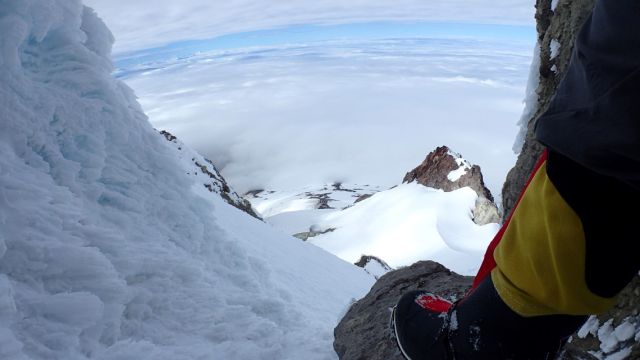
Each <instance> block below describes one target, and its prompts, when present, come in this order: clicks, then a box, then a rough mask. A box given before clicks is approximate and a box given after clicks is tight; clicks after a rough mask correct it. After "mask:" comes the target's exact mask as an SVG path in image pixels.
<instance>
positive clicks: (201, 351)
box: [0, 0, 373, 360]
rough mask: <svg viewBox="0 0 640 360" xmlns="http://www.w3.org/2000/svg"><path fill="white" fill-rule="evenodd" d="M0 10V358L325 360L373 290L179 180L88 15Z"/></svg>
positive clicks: (20, 0) (310, 249)
mask: <svg viewBox="0 0 640 360" xmlns="http://www.w3.org/2000/svg"><path fill="white" fill-rule="evenodd" d="M0 6H1V8H2V14H3V17H2V18H0V32H1V33H2V34H3V35H2V38H0V65H1V67H0V102H1V103H2V112H0V153H1V154H2V156H0V358H2V359H9V360H13V359H52V358H57V359H83V358H99V359H125V358H126V359H132V358H133V359H198V358H200V359H202V358H207V359H210V358H216V359H302V358H304V359H333V358H335V357H336V356H335V354H334V353H333V351H332V347H331V343H332V340H333V336H332V331H333V327H334V326H335V324H336V323H337V321H338V319H339V316H340V314H342V313H344V311H345V309H346V307H347V306H348V305H349V303H350V302H351V301H352V299H357V298H359V297H361V296H363V295H364V294H365V293H366V291H367V290H368V289H369V287H370V286H371V284H372V282H373V278H372V277H371V276H370V275H368V274H367V273H366V272H365V271H363V270H362V269H359V268H357V267H355V266H353V265H351V264H348V263H346V262H344V261H342V260H339V259H337V258H336V257H334V256H332V255H330V254H328V253H326V252H325V251H323V250H321V249H318V248H317V247H314V246H310V245H309V244H306V243H303V242H301V241H299V240H297V239H294V238H291V237H289V236H285V235H282V234H281V233H279V232H277V231H274V230H273V229H272V228H271V227H269V226H268V225H266V224H264V223H262V222H260V221H258V220H257V219H254V218H252V217H250V216H248V215H247V214H245V213H243V212H241V211H240V210H237V209H236V208H233V207H231V206H230V205H228V204H227V203H226V202H225V201H224V200H223V199H221V198H220V197H219V196H218V195H216V194H213V193H211V192H209V191H208V190H207V189H206V188H205V187H204V186H203V184H202V181H203V180H204V178H199V177H198V176H194V175H193V174H188V173H189V172H193V168H194V167H193V166H194V164H193V160H192V156H191V155H190V153H189V152H190V151H191V150H189V149H188V148H185V150H184V151H181V150H178V149H177V148H176V147H175V146H173V145H172V144H171V143H169V142H167V141H166V140H165V139H164V138H163V137H162V136H161V135H160V134H159V133H157V132H156V131H155V130H154V129H153V128H152V127H151V125H150V124H149V123H148V121H147V118H146V116H145V115H144V114H143V112H142V110H141V108H140V106H139V105H138V103H137V102H136V100H135V96H134V95H133V92H132V91H131V90H130V89H129V88H128V87H127V86H126V85H124V84H123V83H122V82H120V81H116V80H114V79H113V78H112V77H111V75H110V73H111V71H112V70H113V67H112V65H111V62H110V60H109V52H110V47H111V43H112V41H113V39H112V36H111V34H110V33H109V31H108V30H107V28H106V27H105V26H104V25H103V24H102V22H101V21H100V20H99V19H98V17H97V16H96V15H95V13H94V12H93V11H91V10H90V9H88V8H84V7H83V6H82V5H81V3H80V2H79V1H77V0H47V1H42V0H38V1H36V0H9V1H4V2H2V5H0Z"/></svg>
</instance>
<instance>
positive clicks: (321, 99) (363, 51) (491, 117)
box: [125, 40, 531, 195]
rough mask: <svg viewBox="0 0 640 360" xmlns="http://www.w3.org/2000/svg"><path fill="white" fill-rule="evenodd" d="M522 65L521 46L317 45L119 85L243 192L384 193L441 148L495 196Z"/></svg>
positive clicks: (219, 58) (517, 104)
mask: <svg viewBox="0 0 640 360" xmlns="http://www.w3.org/2000/svg"><path fill="white" fill-rule="evenodd" d="M530 60H531V54H530V44H524V45H522V46H519V47H518V46H514V45H513V44H510V45H495V44H488V43H486V42H474V41H426V40H423V41H411V40H404V41H378V42H369V43H355V44H348V43H331V44H327V43H322V44H317V45H314V46H300V47H289V48H273V49H261V50H252V51H227V52H220V53H216V54H205V55H200V56H198V57H194V58H191V59H188V60H183V61H180V62H175V63H172V64H164V65H163V66H161V67H160V69H156V70H148V71H147V72H140V73H135V74H132V75H129V76H127V77H126V78H125V81H126V82H127V83H129V84H130V86H132V87H133V88H134V89H135V90H136V93H137V95H138V96H139V97H140V101H141V103H142V105H143V107H144V108H145V110H146V111H147V114H148V115H149V116H150V120H151V122H152V123H153V124H154V126H156V127H158V128H163V129H168V130H170V131H172V132H174V133H175V134H176V135H177V136H179V137H180V138H181V139H182V140H184V141H185V142H186V143H188V144H190V145H191V146H194V147H195V148H196V149H197V150H199V151H200V152H201V153H203V154H205V155H206V156H209V157H210V158H212V160H214V161H215V162H216V163H217V164H219V165H222V166H223V174H224V175H225V176H226V177H227V178H228V179H229V180H230V182H231V183H232V184H233V185H234V186H235V187H236V188H238V190H240V191H245V190H249V189H252V188H264V187H266V188H280V189H287V188H289V189H291V188H299V187H303V186H305V185H309V184H318V183H323V182H331V181H345V182H355V183H360V184H367V183H369V184H371V183H373V184H378V185H383V186H391V185H394V184H397V183H399V182H400V181H401V180H402V177H403V176H404V174H405V173H406V172H407V171H409V170H411V169H412V168H413V167H415V166H416V165H418V164H419V163H420V162H421V161H422V160H423V159H424V157H425V156H426V154H427V153H428V152H429V151H431V150H433V149H434V148H435V147H436V146H439V145H443V144H445V145H448V146H450V147H451V148H452V149H453V150H454V151H456V152H460V153H462V154H463V156H465V157H466V158H467V159H468V160H470V161H471V162H472V163H477V164H479V165H481V166H482V169H483V172H484V174H485V176H486V180H487V182H488V184H489V186H490V188H491V190H492V191H493V192H494V194H496V195H497V193H498V192H499V191H500V189H501V184H502V183H503V182H504V177H505V176H506V173H507V171H508V169H509V168H510V167H511V166H512V165H513V163H514V162H515V155H514V154H513V152H512V151H511V146H512V143H513V138H514V137H515V135H516V133H517V130H518V129H517V127H516V126H515V123H516V121H517V119H518V118H519V115H520V113H521V112H522V108H523V106H522V101H521V100H522V97H523V95H524V86H525V84H526V76H527V73H528V71H527V70H528V67H529V63H530ZM443 79H450V80H447V81H443Z"/></svg>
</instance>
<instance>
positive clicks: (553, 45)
mask: <svg viewBox="0 0 640 360" xmlns="http://www.w3.org/2000/svg"><path fill="white" fill-rule="evenodd" d="M561 47H562V46H561V45H560V42H558V40H556V39H551V42H549V50H550V55H549V58H550V59H551V60H553V59H555V58H557V57H558V55H560V48H561Z"/></svg>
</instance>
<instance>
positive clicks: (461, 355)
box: [449, 276, 587, 360]
mask: <svg viewBox="0 0 640 360" xmlns="http://www.w3.org/2000/svg"><path fill="white" fill-rule="evenodd" d="M586 320H587V317H586V316H570V315H548V316H534V317H523V316H520V315H518V314H517V313H515V312H514V311H512V310H511V309H510V308H509V307H508V306H507V305H506V304H505V303H504V302H503V301H502V299H501V298H500V296H499V295H498V293H497V292H496V289H495V287H494V286H493V282H492V281H491V276H488V277H487V278H486V279H485V280H483V282H482V283H480V285H479V286H478V287H477V288H476V289H475V290H474V291H473V292H472V293H470V294H469V295H467V296H466V297H465V298H464V299H462V300H461V301H459V302H458V303H457V304H456V306H455V309H454V310H453V311H452V312H451V320H450V323H451V325H450V326H449V342H450V345H451V348H452V349H453V354H454V357H455V359H456V360H465V359H494V360H499V359H518V360H520V359H523V360H524V359H536V360H537V359H555V357H556V356H557V354H558V353H559V351H560V350H561V348H562V346H563V345H564V343H565V342H566V340H567V338H568V337H569V336H571V334H573V333H574V332H575V331H576V330H577V329H579V328H580V326H582V324H584V322H585V321H586Z"/></svg>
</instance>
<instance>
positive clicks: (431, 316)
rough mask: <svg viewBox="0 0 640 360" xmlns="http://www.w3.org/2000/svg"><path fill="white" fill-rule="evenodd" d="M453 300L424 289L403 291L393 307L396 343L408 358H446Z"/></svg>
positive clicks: (417, 359) (440, 359)
mask: <svg viewBox="0 0 640 360" xmlns="http://www.w3.org/2000/svg"><path fill="white" fill-rule="evenodd" d="M451 305H452V304H451V302H449V301H447V300H445V299H443V298H441V297H438V296H436V295H433V294H430V293H428V292H425V291H420V290H418V291H412V292H409V293H406V294H404V295H403V296H402V297H401V298H400V300H399V301H398V304H397V305H396V306H395V307H394V309H393V314H392V324H393V331H394V333H395V338H396V342H397V344H398V347H399V348H400V352H401V353H402V355H403V356H404V357H405V358H407V359H408V360H420V359H429V360H446V359H449V358H450V357H449V356H448V351H449V350H448V345H447V339H446V337H447V331H448V325H449V315H448V313H447V312H448V311H449V310H450V309H451Z"/></svg>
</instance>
